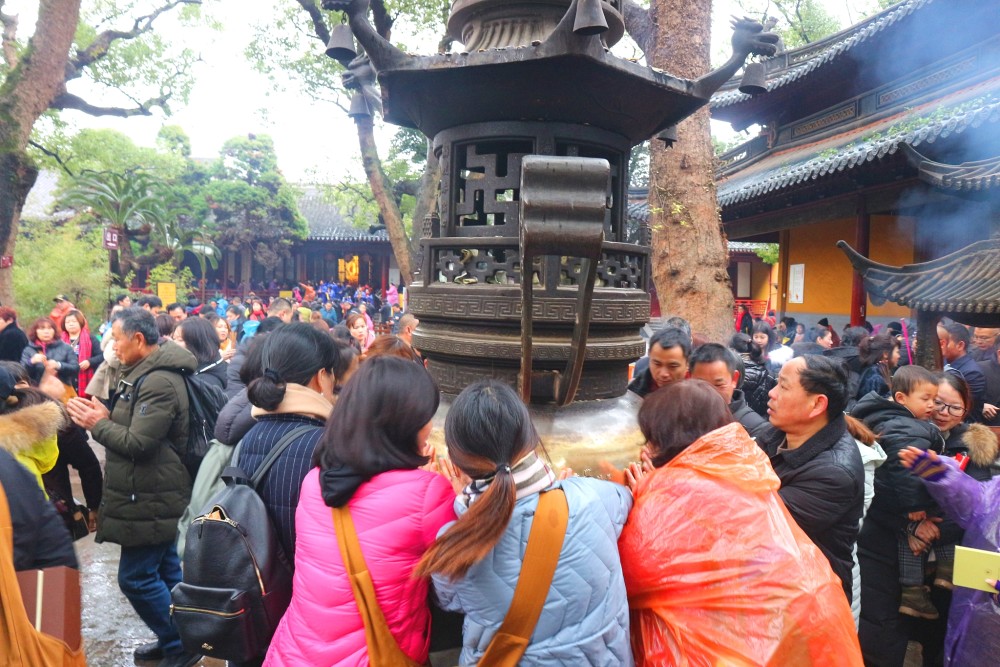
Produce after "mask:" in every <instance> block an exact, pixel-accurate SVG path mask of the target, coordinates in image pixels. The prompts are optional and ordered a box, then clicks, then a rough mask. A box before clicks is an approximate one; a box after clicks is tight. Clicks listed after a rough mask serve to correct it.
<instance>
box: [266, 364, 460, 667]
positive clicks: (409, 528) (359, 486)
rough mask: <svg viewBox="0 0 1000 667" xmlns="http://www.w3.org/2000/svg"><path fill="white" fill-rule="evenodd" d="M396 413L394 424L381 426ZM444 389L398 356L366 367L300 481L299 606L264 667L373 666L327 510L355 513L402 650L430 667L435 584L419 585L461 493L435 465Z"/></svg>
mask: <svg viewBox="0 0 1000 667" xmlns="http://www.w3.org/2000/svg"><path fill="white" fill-rule="evenodd" d="M388 406H391V414H392V419H391V420H386V419H384V414H385V411H386V410H388V409H389V407H388ZM437 406H438V388H437V386H436V385H435V384H434V381H433V380H432V379H431V377H430V375H429V374H428V373H427V371H425V370H424V368H423V367H422V366H420V365H418V364H414V363H413V362H411V361H406V360H403V359H399V358H394V357H376V358H373V359H370V360H368V361H367V362H365V363H364V364H362V366H361V368H359V369H358V371H357V373H355V375H354V377H353V378H351V380H350V381H349V382H348V383H347V386H346V387H345V388H344V391H343V392H342V393H341V394H340V398H339V400H338V401H337V404H336V406H335V407H334V410H333V414H332V415H331V416H330V420H329V422H328V423H327V427H326V431H325V432H324V434H323V436H322V438H321V439H320V442H319V443H318V444H317V446H316V453H315V454H314V456H313V463H314V464H315V465H316V466H317V467H316V468H313V470H311V471H310V472H309V473H308V474H307V475H306V478H305V480H304V481H303V482H302V492H301V495H300V499H299V504H298V508H297V510H296V513H295V529H296V548H295V579H294V584H293V591H292V603H291V605H290V606H289V608H288V611H287V612H286V613H285V616H284V617H283V618H282V619H281V623H280V624H279V626H278V630H277V632H276V633H275V635H274V639H273V640H272V641H271V647H270V649H269V650H268V652H267V658H266V660H265V662H264V665H265V667H270V666H273V667H281V666H285V665H287V666H289V667H291V666H295V667H300V666H302V665H317V666H319V665H322V666H323V667H331V666H333V665H345V666H346V665H351V666H355V665H357V666H363V665H368V647H367V643H366V641H365V631H364V626H363V625H362V622H361V616H360V615H359V612H358V607H357V604H356V603H355V600H354V594H353V593H352V591H351V585H350V582H349V579H348V576H347V573H346V571H345V569H344V563H343V561H342V559H341V557H340V549H339V547H338V545H337V536H336V534H335V533H334V528H333V517H332V514H331V510H330V508H331V507H342V506H344V505H345V504H346V505H347V507H348V508H349V509H350V512H351V517H352V519H353V521H354V525H355V528H356V530H357V533H358V540H359V542H360V544H361V551H362V553H363V554H364V559H365V563H366V564H367V566H368V570H369V572H371V576H372V580H373V582H374V586H375V594H376V597H377V598H378V602H379V606H380V607H381V608H382V612H383V613H384V614H385V617H386V621H387V623H388V625H389V630H390V631H391V632H392V635H393V637H395V639H396V641H397V643H398V644H399V647H400V649H402V651H403V652H404V653H406V654H407V655H408V656H409V657H410V658H411V659H412V660H414V661H416V662H418V663H423V662H426V660H427V653H428V648H429V644H430V610H429V609H428V607H427V599H428V598H427V593H428V585H429V582H428V580H427V579H426V578H424V579H415V578H413V576H412V573H413V569H414V566H415V565H416V564H417V562H418V561H419V560H420V558H421V557H422V556H423V554H424V552H425V551H426V550H427V548H428V547H429V546H430V545H431V544H432V543H433V542H434V539H435V538H436V537H437V534H438V531H439V530H440V529H441V527H442V526H444V525H445V524H446V523H448V522H450V521H454V520H455V512H454V509H453V505H454V501H455V493H454V491H453V490H452V487H451V485H450V484H449V483H448V482H447V481H446V480H445V479H444V478H443V477H442V476H440V475H437V474H435V473H431V472H427V471H425V470H420V469H418V466H421V465H424V464H425V463H426V462H427V457H426V456H425V455H424V452H425V451H427V435H428V434H429V432H430V426H431V425H430V420H431V417H432V416H433V415H434V412H435V411H436V410H437Z"/></svg>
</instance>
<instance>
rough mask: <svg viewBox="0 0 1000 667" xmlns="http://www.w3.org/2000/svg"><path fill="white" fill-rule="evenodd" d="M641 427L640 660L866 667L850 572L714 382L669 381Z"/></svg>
mask: <svg viewBox="0 0 1000 667" xmlns="http://www.w3.org/2000/svg"><path fill="white" fill-rule="evenodd" d="M639 428H640V430H641V431H642V433H643V436H644V437H645V438H646V441H647V444H646V447H645V452H644V454H645V456H644V458H646V459H647V463H646V466H645V470H646V471H647V472H643V470H641V469H640V468H639V466H638V465H635V464H633V465H632V466H631V467H630V469H629V471H628V473H627V478H628V480H629V486H630V487H632V491H633V493H634V495H635V506H634V507H633V509H632V513H631V514H630V515H629V519H628V523H626V524H625V529H624V531H623V532H622V535H621V538H620V539H619V542H618V548H619V552H620V554H621V560H622V570H623V572H624V575H625V585H626V588H627V589H628V596H629V609H630V610H631V635H632V651H633V654H634V655H635V661H636V665H638V666H639V667H643V666H645V665H655V666H671V667H673V666H678V667H680V666H684V667H701V666H703V665H704V666H711V667H716V666H718V665H740V666H742V667H748V666H750V665H769V666H772V665H773V666H775V667H779V666H781V667H790V666H798V665H803V666H814V667H816V666H838V667H840V666H849V665H850V666H853V665H857V666H860V665H861V664H862V660H861V649H860V647H859V645H858V638H857V634H856V632H855V629H854V619H853V617H852V616H851V608H850V606H849V604H848V601H847V598H846V597H845V596H844V589H843V587H842V586H841V583H840V579H838V578H837V577H836V575H834V574H833V571H832V570H831V569H830V565H829V563H828V562H827V560H826V557H824V556H823V554H822V553H821V552H820V550H819V549H818V548H816V546H814V545H813V543H812V542H811V541H810V540H809V538H808V537H806V535H805V533H803V532H802V530H801V529H800V528H799V527H798V526H797V525H796V524H795V521H794V520H793V519H792V517H791V515H790V514H789V513H788V510H786V509H785V506H784V504H783V503H782V501H781V498H780V497H779V496H778V487H779V486H780V482H779V481H778V478H777V476H776V475H775V474H774V471H773V470H772V469H771V465H770V463H769V462H768V459H767V456H766V455H765V454H764V453H763V451H761V450H760V448H759V447H758V446H757V445H756V444H755V443H754V441H753V440H751V439H750V437H749V436H748V435H747V432H746V431H745V430H744V429H743V427H742V426H740V425H739V424H738V423H734V422H733V421H732V417H731V416H730V414H729V410H728V407H727V406H726V404H725V401H724V399H723V398H722V397H721V396H720V395H719V394H718V393H717V392H716V391H715V390H714V389H713V388H712V386H711V385H709V384H708V383H706V382H703V381H700V380H686V381H684V382H678V383H675V384H671V385H667V386H665V387H662V388H661V389H659V390H657V391H656V392H654V393H652V394H650V395H649V396H647V397H646V400H645V402H644V403H643V405H642V408H641V409H640V410H639ZM654 468H655V469H654Z"/></svg>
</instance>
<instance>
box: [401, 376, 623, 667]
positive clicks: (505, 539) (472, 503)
mask: <svg viewBox="0 0 1000 667" xmlns="http://www.w3.org/2000/svg"><path fill="white" fill-rule="evenodd" d="M445 440H446V442H447V444H448V454H449V456H450V457H451V460H452V462H453V463H454V464H455V466H456V467H457V468H458V470H459V471H461V472H462V473H463V474H464V475H467V476H468V477H469V478H470V479H469V480H468V482H469V483H468V485H467V486H466V487H465V490H464V493H463V494H462V495H461V496H460V497H459V498H458V499H457V500H456V502H455V513H456V514H457V515H458V521H456V522H455V523H453V524H450V525H449V526H445V528H443V529H442V531H441V534H440V535H439V537H438V540H437V542H435V543H434V545H433V546H432V547H431V549H430V550H429V551H428V552H427V554H426V555H425V556H424V559H423V561H422V562H421V564H420V566H419V567H418V569H417V574H418V575H427V574H432V575H433V579H434V588H435V590H436V591H437V596H438V599H439V601H440V603H441V605H442V607H443V608H444V609H446V610H449V611H460V612H462V613H464V614H465V625H464V627H463V631H462V638H463V647H462V654H461V658H460V660H459V664H460V665H463V666H465V665H470V666H471V665H476V664H477V663H478V661H479V659H480V658H481V657H482V656H483V653H484V652H485V651H486V648H487V647H488V646H489V644H490V641H491V640H492V639H493V635H494V634H496V631H497V630H498V629H499V627H500V624H501V623H502V622H503V620H504V616H505V615H506V614H507V610H508V608H509V607H510V604H511V600H512V598H513V595H514V588H515V586H516V585H517V580H518V575H519V573H520V571H521V561H522V558H523V557H524V551H525V547H526V544H527V541H528V534H529V532H530V530H531V524H532V520H533V517H534V514H535V510H536V508H537V506H538V494H539V492H540V491H542V490H544V489H548V488H553V487H561V488H562V489H563V491H564V493H565V494H566V502H567V505H568V506H569V523H568V525H567V528H566V537H565V540H564V541H563V545H562V550H561V551H560V554H559V561H558V565H557V566H556V571H555V575H554V576H553V579H552V586H551V587H550V589H549V592H548V596H547V597H546V599H545V606H544V607H543V609H542V613H541V616H540V618H539V619H538V624H537V625H536V626H535V631H534V634H533V635H532V637H531V643H530V644H529V645H528V647H527V650H526V651H525V653H524V656H523V657H522V658H521V661H520V663H519V664H521V665H553V666H555V665H581V666H590V665H595V666H596V665H609V666H610V665H616V666H617V665H632V664H633V661H632V651H631V648H630V645H629V627H628V623H629V612H628V598H627V595H626V593H625V581H624V579H623V577H622V568H621V562H620V560H619V557H618V536H619V535H620V534H621V531H622V527H623V526H624V525H625V520H626V519H627V518H628V513H629V510H630V509H631V508H632V496H631V493H630V492H629V491H628V489H626V488H625V487H623V486H619V485H617V484H613V483H611V482H604V481H601V480H597V479H590V478H582V477H572V478H570V479H566V480H562V481H557V480H556V476H555V475H554V474H553V473H552V471H551V470H550V469H549V467H548V466H547V465H546V464H545V462H544V461H543V460H542V459H541V458H540V457H539V456H538V452H537V450H538V448H539V447H540V446H541V443H540V441H539V438H538V434H537V433H536V431H535V427H534V426H533V425H532V423H531V418H530V417H529V415H528V411H527V409H526V408H525V407H524V404H523V403H522V402H521V401H520V399H519V398H518V397H517V395H516V394H515V393H514V391H513V390H512V389H511V388H510V387H508V386H507V385H505V384H502V383H500V382H497V381H494V380H487V381H482V382H478V383H476V384H473V385H471V386H469V387H467V388H466V389H465V391H463V392H462V393H461V394H460V395H459V396H458V398H456V399H455V402H454V404H453V405H452V407H451V409H450V410H449V411H448V417H447V420H446V422H445Z"/></svg>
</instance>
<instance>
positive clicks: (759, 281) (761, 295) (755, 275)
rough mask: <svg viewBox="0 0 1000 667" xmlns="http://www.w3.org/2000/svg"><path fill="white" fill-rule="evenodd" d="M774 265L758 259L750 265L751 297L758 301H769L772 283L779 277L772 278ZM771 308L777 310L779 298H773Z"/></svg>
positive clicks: (775, 266)
mask: <svg viewBox="0 0 1000 667" xmlns="http://www.w3.org/2000/svg"><path fill="white" fill-rule="evenodd" d="M772 268H777V265H774V267H772V266H771V265H770V264H765V263H764V262H760V261H756V262H754V263H753V264H751V265H750V298H751V299H754V300H757V301H767V298H768V297H769V296H772V294H771V283H772V282H777V278H774V279H772V278H771V271H772ZM771 308H774V309H775V310H777V308H778V304H777V299H774V298H772V299H771Z"/></svg>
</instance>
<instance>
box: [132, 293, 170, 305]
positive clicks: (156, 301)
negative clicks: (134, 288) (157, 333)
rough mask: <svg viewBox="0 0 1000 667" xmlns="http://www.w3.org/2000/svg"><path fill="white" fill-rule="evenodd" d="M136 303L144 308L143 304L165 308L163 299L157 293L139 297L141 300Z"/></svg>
mask: <svg viewBox="0 0 1000 667" xmlns="http://www.w3.org/2000/svg"><path fill="white" fill-rule="evenodd" d="M135 305H136V306H138V307H139V308H142V307H143V306H149V307H150V308H163V299H161V298H160V297H158V296H156V295H155V294H147V295H146V296H143V297H139V300H138V301H136V302H135Z"/></svg>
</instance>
